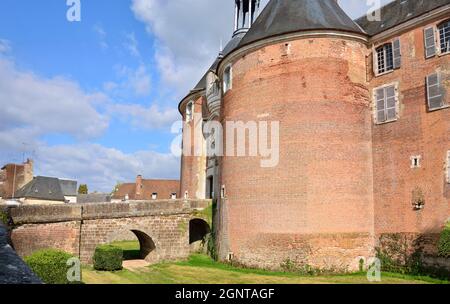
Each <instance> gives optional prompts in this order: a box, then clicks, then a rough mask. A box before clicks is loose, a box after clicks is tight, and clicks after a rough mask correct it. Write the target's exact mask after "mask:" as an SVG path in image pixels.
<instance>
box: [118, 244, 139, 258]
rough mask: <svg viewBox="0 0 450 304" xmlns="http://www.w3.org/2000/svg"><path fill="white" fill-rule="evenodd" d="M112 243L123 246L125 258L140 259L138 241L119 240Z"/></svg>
mask: <svg viewBox="0 0 450 304" xmlns="http://www.w3.org/2000/svg"><path fill="white" fill-rule="evenodd" d="M111 245H114V246H117V247H119V248H122V250H123V259H124V260H138V259H140V258H141V256H140V245H139V242H138V241H119V242H113V243H111Z"/></svg>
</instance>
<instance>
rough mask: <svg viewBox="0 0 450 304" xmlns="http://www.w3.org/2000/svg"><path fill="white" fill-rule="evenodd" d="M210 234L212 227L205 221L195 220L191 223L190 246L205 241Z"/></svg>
mask: <svg viewBox="0 0 450 304" xmlns="http://www.w3.org/2000/svg"><path fill="white" fill-rule="evenodd" d="M209 233H211V227H210V226H209V224H208V223H207V222H206V221H205V220H203V219H199V218H194V219H191V220H190V221H189V244H193V243H196V242H199V241H203V240H204V239H205V237H206V236H207V235H208V234H209Z"/></svg>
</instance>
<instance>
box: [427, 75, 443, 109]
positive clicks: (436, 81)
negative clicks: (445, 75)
mask: <svg viewBox="0 0 450 304" xmlns="http://www.w3.org/2000/svg"><path fill="white" fill-rule="evenodd" d="M440 78H441V77H440V74H439V73H435V74H431V75H429V76H427V99H428V109H429V110H434V109H439V108H441V107H442V106H443V105H444V104H443V101H444V98H443V94H442V90H441V79H440Z"/></svg>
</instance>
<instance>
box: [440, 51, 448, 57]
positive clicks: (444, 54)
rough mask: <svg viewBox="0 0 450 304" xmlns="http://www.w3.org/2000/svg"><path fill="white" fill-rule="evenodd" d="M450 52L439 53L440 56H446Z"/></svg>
mask: <svg viewBox="0 0 450 304" xmlns="http://www.w3.org/2000/svg"><path fill="white" fill-rule="evenodd" d="M449 54H450V51H449V52H445V53H439V54H438V57H442V56H446V55H449Z"/></svg>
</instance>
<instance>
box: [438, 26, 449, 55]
mask: <svg viewBox="0 0 450 304" xmlns="http://www.w3.org/2000/svg"><path fill="white" fill-rule="evenodd" d="M438 30H439V43H440V46H441V54H444V53H450V20H447V21H445V22H444V23H442V24H440V25H439V26H438Z"/></svg>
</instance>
